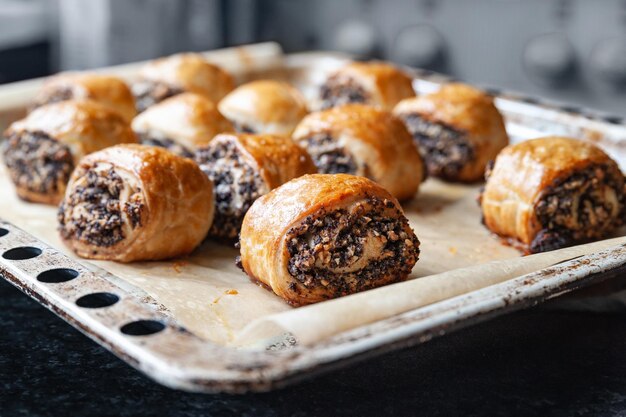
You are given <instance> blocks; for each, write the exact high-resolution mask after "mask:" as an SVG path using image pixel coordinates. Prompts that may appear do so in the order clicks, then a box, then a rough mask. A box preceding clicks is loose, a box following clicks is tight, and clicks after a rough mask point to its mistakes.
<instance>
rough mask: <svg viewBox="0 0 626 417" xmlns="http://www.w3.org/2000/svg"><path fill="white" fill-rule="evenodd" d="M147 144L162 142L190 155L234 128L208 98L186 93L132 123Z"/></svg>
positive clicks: (154, 107) (164, 145) (152, 108)
mask: <svg viewBox="0 0 626 417" xmlns="http://www.w3.org/2000/svg"><path fill="white" fill-rule="evenodd" d="M132 127H133V130H134V131H135V132H136V133H137V135H138V136H139V138H140V140H141V142H142V143H143V144H145V145H151V146H161V147H164V148H167V149H169V150H170V151H172V152H174V153H176V154H178V155H181V156H186V157H193V153H194V152H195V151H196V149H197V148H198V147H200V146H205V145H207V144H208V143H209V142H210V141H211V139H213V137H214V136H215V135H217V134H218V133H222V132H232V131H233V130H234V129H233V126H232V125H231V124H230V122H229V121H228V120H226V118H224V116H222V115H221V114H220V112H219V111H218V110H217V106H216V105H215V104H214V103H213V102H212V101H211V100H209V99H208V98H206V97H204V96H201V95H199V94H195V93H183V94H178V95H176V96H174V97H170V98H168V99H165V100H163V101H162V102H160V103H158V104H155V105H154V106H152V107H150V108H149V109H147V110H146V111H144V112H143V113H141V114H140V115H139V116H137V117H135V119H134V120H133V123H132Z"/></svg>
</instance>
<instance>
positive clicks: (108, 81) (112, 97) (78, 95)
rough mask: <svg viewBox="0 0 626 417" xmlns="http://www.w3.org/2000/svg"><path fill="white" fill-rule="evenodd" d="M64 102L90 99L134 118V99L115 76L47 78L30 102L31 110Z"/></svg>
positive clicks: (85, 75)
mask: <svg viewBox="0 0 626 417" xmlns="http://www.w3.org/2000/svg"><path fill="white" fill-rule="evenodd" d="M66 100H93V101H97V102H98V103H100V104H102V105H104V106H106V107H108V108H109V109H111V110H114V111H116V112H118V113H119V114H121V115H122V116H123V117H124V119H126V121H127V122H129V123H130V121H131V120H132V119H133V117H135V115H136V114H137V111H136V110H135V99H134V97H133V94H132V93H131V91H130V88H129V87H128V85H127V84H126V83H125V82H124V81H122V80H121V79H119V78H117V77H113V76H110V75H103V74H95V73H78V72H77V73H64V74H59V75H57V76H54V77H51V78H49V79H48V80H47V81H46V82H45V84H44V86H43V87H42V89H41V90H40V91H39V93H38V94H37V95H36V96H35V99H34V100H33V106H32V107H33V108H37V107H41V106H43V105H45V104H50V103H57V102H60V101H66Z"/></svg>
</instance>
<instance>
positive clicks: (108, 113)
mask: <svg viewBox="0 0 626 417" xmlns="http://www.w3.org/2000/svg"><path fill="white" fill-rule="evenodd" d="M4 137H5V139H6V141H5V143H4V149H3V155H4V163H5V164H6V167H7V170H8V172H9V175H10V177H11V180H12V181H13V183H14V184H15V188H16V191H17V194H18V195H19V196H20V197H21V198H23V199H24V200H27V201H32V202H36V203H45V204H58V202H59V201H60V200H61V198H62V197H63V193H64V192H65V186H66V184H67V181H68V180H69V177H70V174H71V173H72V170H73V169H74V166H75V164H76V163H77V162H78V160H79V159H80V158H82V157H83V156H84V155H87V154H89V153H91V152H95V151H98V150H100V149H103V148H106V147H108V146H113V145H117V144H120V143H135V142H137V138H136V136H135V134H134V133H133V131H132V130H131V128H130V126H129V124H128V123H127V122H126V120H124V118H123V117H122V116H121V115H120V114H119V113H117V112H115V111H113V110H111V109H109V108H108V107H106V106H103V105H101V104H99V103H96V102H94V101H90V100H84V101H62V102H59V103H52V104H49V105H46V106H43V107H39V108H37V109H35V110H34V111H33V112H31V113H30V114H29V115H28V116H26V118H24V119H22V120H19V121H17V122H14V123H13V124H12V125H11V126H10V127H9V128H8V129H7V131H6V132H5V133H4Z"/></svg>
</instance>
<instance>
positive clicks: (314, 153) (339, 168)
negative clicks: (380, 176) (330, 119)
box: [302, 133, 358, 174]
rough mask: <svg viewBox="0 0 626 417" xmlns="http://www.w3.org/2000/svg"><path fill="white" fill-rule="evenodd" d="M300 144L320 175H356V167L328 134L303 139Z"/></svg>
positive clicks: (348, 155)
mask: <svg viewBox="0 0 626 417" xmlns="http://www.w3.org/2000/svg"><path fill="white" fill-rule="evenodd" d="M302 144H303V145H304V146H305V147H306V150H307V151H308V153H309V155H311V158H313V162H315V166H316V167H317V170H318V172H319V173H321V174H356V172H357V169H358V167H357V165H356V162H355V160H354V158H353V157H352V155H350V154H349V153H348V152H347V151H346V150H345V148H344V147H342V146H341V145H339V144H338V143H337V141H335V140H334V139H333V138H332V136H330V135H329V134H328V133H318V134H315V135H313V136H311V137H308V138H306V139H304V141H303V142H302Z"/></svg>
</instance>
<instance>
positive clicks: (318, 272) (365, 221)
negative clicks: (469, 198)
mask: <svg viewBox="0 0 626 417" xmlns="http://www.w3.org/2000/svg"><path fill="white" fill-rule="evenodd" d="M240 248H241V258H240V260H241V266H242V268H243V270H244V271H245V272H246V273H247V274H248V276H250V278H252V279H254V280H257V281H259V282H261V283H262V284H264V285H267V286H268V287H269V288H271V289H272V290H273V291H274V292H275V293H276V294H277V295H279V296H280V297H282V298H284V299H285V300H286V301H287V302H289V303H291V304H293V305H303V304H311V303H316V302H319V301H323V300H327V299H331V298H335V297H340V296H344V295H348V294H352V293H355V292H358V291H363V290H367V289H370V288H375V287H379V286H381V285H385V284H389V283H392V282H397V281H401V280H404V279H406V277H407V276H408V275H409V273H410V272H411V270H412V268H413V266H414V265H415V263H416V262H417V259H418V256H419V240H418V239H417V237H416V236H415V233H413V230H412V229H411V227H410V226H409V222H408V220H407V219H406V217H405V216H404V214H403V212H402V208H401V207H400V205H399V204H398V202H397V200H396V199H395V198H394V197H393V196H392V195H391V194H390V193H389V192H387V191H386V190H385V189H383V188H382V187H381V186H379V185H378V184H376V183H374V182H373V181H370V180H368V179H367V178H363V177H356V176H352V175H346V174H335V175H329V174H313V175H305V176H303V177H300V178H297V179H294V180H292V181H290V182H288V183H286V184H284V185H282V186H281V187H278V188H276V189H275V190H273V191H271V192H270V193H269V194H267V195H265V196H263V197H261V198H259V199H258V200H257V201H256V202H255V203H254V204H253V205H252V207H251V208H250V210H249V211H248V213H247V214H246V216H245V218H244V221H243V226H242V228H241V235H240Z"/></svg>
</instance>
